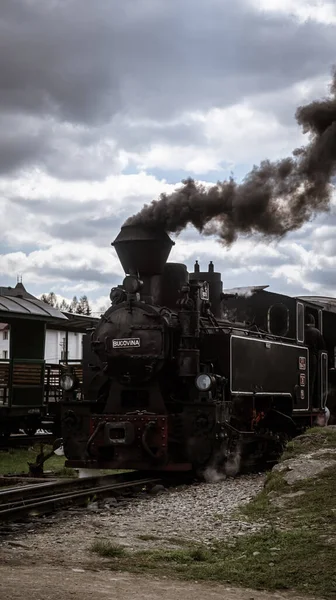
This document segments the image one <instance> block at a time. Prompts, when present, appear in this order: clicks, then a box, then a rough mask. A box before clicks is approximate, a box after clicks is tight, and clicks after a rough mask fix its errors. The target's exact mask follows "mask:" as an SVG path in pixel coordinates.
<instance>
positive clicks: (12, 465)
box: [0, 444, 76, 477]
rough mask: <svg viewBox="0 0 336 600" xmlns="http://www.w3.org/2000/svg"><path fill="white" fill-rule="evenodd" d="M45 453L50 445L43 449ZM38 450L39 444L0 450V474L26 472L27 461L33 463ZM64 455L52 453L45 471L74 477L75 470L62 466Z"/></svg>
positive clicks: (27, 468) (48, 450)
mask: <svg viewBox="0 0 336 600" xmlns="http://www.w3.org/2000/svg"><path fill="white" fill-rule="evenodd" d="M43 451H44V453H45V454H47V453H48V452H50V451H51V446H49V445H46V446H44V449H43ZM39 452H40V444H36V445H35V446H33V447H31V448H10V449H9V450H8V451H1V452H0V475H12V474H17V475H22V474H28V472H29V466H28V462H30V463H34V462H35V461H36V457H37V455H38V454H39ZM64 463H65V457H64V456H57V455H56V454H54V456H52V457H51V458H49V459H48V460H47V461H46V463H45V465H44V470H45V471H52V472H53V473H55V475H56V476H57V477H75V476H76V472H75V471H74V470H73V469H69V468H68V467H65V466H64Z"/></svg>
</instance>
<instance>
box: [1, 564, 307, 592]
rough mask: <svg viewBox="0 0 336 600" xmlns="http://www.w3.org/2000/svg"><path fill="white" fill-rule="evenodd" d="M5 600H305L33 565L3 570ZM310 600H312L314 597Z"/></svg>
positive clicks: (116, 574)
mask: <svg viewBox="0 0 336 600" xmlns="http://www.w3.org/2000/svg"><path fill="white" fill-rule="evenodd" d="M0 581H1V600H22V598H25V600H97V598H98V599H99V598H101V599H102V600H104V599H105V598H106V599H107V598H108V600H121V599H122V598H125V599H127V600H158V599H160V600H180V598H183V600H198V599H203V598H206V599H207V600H304V598H303V597H302V596H293V595H290V594H279V593H277V594H271V593H270V592H256V591H252V590H243V589H237V588H232V587H228V586H225V585H218V584H214V585H209V584H204V583H185V582H180V581H178V582H177V581H172V580H170V579H167V578H165V577H162V578H156V577H143V576H137V575H130V574H129V573H114V572H111V571H107V570H105V571H85V570H84V569H77V570H76V569H69V568H64V567H52V566H49V565H48V566H41V567H40V566H38V565H36V564H35V565H31V566H25V567H22V566H20V565H18V566H11V565H6V566H0ZM309 600H312V596H310V598H309Z"/></svg>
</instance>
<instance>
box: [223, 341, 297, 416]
mask: <svg viewBox="0 0 336 600" xmlns="http://www.w3.org/2000/svg"><path fill="white" fill-rule="evenodd" d="M230 357H231V358H230V360H231V364H230V391H231V393H233V394H240V395H241V394H254V393H258V394H269V395H276V394H279V395H285V394H290V395H291V396H292V397H293V403H294V404H293V408H294V409H296V410H308V409H309V394H308V389H309V381H308V368H309V364H308V350H307V348H304V347H300V346H293V345H290V344H286V343H281V342H273V341H270V340H267V339H256V338H248V337H242V336H234V335H233V336H231V352H230ZM284 374H285V376H284Z"/></svg>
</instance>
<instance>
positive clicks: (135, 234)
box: [111, 225, 175, 277]
mask: <svg viewBox="0 0 336 600" xmlns="http://www.w3.org/2000/svg"><path fill="white" fill-rule="evenodd" d="M174 244H175V242H173V241H172V240H171V239H170V237H169V235H168V234H167V233H166V232H165V231H164V230H163V229H158V228H155V229H154V228H150V227H145V226H139V225H137V226H134V225H124V226H123V227H122V228H121V230H120V233H119V234H118V235H117V237H116V239H115V240H114V242H112V244H111V245H112V246H114V248H115V250H116V253H117V254H118V258H119V260H120V262H121V265H122V267H123V269H124V271H125V273H126V274H128V275H130V274H133V275H139V276H140V277H141V276H150V275H159V274H161V273H162V271H163V268H164V266H165V263H166V261H167V258H168V256H169V254H170V251H171V249H172V247H173V246H174Z"/></svg>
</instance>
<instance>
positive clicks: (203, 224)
mask: <svg viewBox="0 0 336 600" xmlns="http://www.w3.org/2000/svg"><path fill="white" fill-rule="evenodd" d="M295 116H296V120H297V122H298V124H299V125H300V126H301V127H302V128H303V132H304V133H307V134H308V135H309V143H308V144H307V146H304V147H302V148H297V149H296V150H294V152H293V153H292V156H291V157H287V158H283V159H281V160H279V161H276V162H271V161H269V160H264V161H263V162H262V163H261V164H260V166H258V167H256V166H255V167H253V169H252V170H251V171H250V172H249V173H248V174H247V175H246V176H245V178H244V179H243V181H242V183H237V182H236V181H234V179H233V178H230V179H229V180H227V181H223V182H218V183H217V184H216V185H214V186H212V187H210V188H206V187H204V186H202V185H201V184H198V183H197V182H195V181H194V180H193V179H191V178H189V179H187V180H185V181H183V182H182V184H183V185H182V186H181V187H179V188H178V189H176V190H175V191H174V192H173V193H172V194H169V195H167V194H162V195H161V196H160V198H159V199H158V200H154V201H153V202H152V203H151V204H149V205H145V206H144V207H143V209H142V210H141V211H140V212H139V213H138V214H136V215H134V216H132V217H130V218H129V219H128V220H127V221H126V223H125V225H140V224H141V225H144V226H149V227H158V228H162V229H165V230H166V231H168V232H170V233H179V232H181V231H182V230H183V229H184V228H185V227H186V226H187V225H188V224H192V225H193V226H194V227H195V228H196V229H197V230H198V231H199V232H201V233H204V234H206V235H215V236H217V237H218V238H219V239H220V241H221V242H222V243H224V244H225V245H230V244H232V242H234V241H235V240H236V239H237V237H238V236H239V235H240V234H243V235H244V234H245V235H252V234H261V236H262V237H265V238H269V239H272V238H280V237H282V236H283V235H285V234H286V233H287V232H289V231H293V230H296V229H298V228H300V227H301V226H302V225H303V224H304V223H305V222H307V221H309V220H310V219H311V218H312V217H313V216H315V215H316V213H319V212H323V211H328V210H329V207H330V197H331V190H332V186H331V184H330V179H331V177H332V176H333V175H334V174H335V171H336V70H335V71H334V72H333V78H332V83H331V86H330V96H329V97H328V98H326V99H323V100H317V101H314V102H311V103H310V104H307V105H306V106H301V107H299V108H298V109H297V111H296V115H295ZM256 143H257V140H256Z"/></svg>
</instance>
